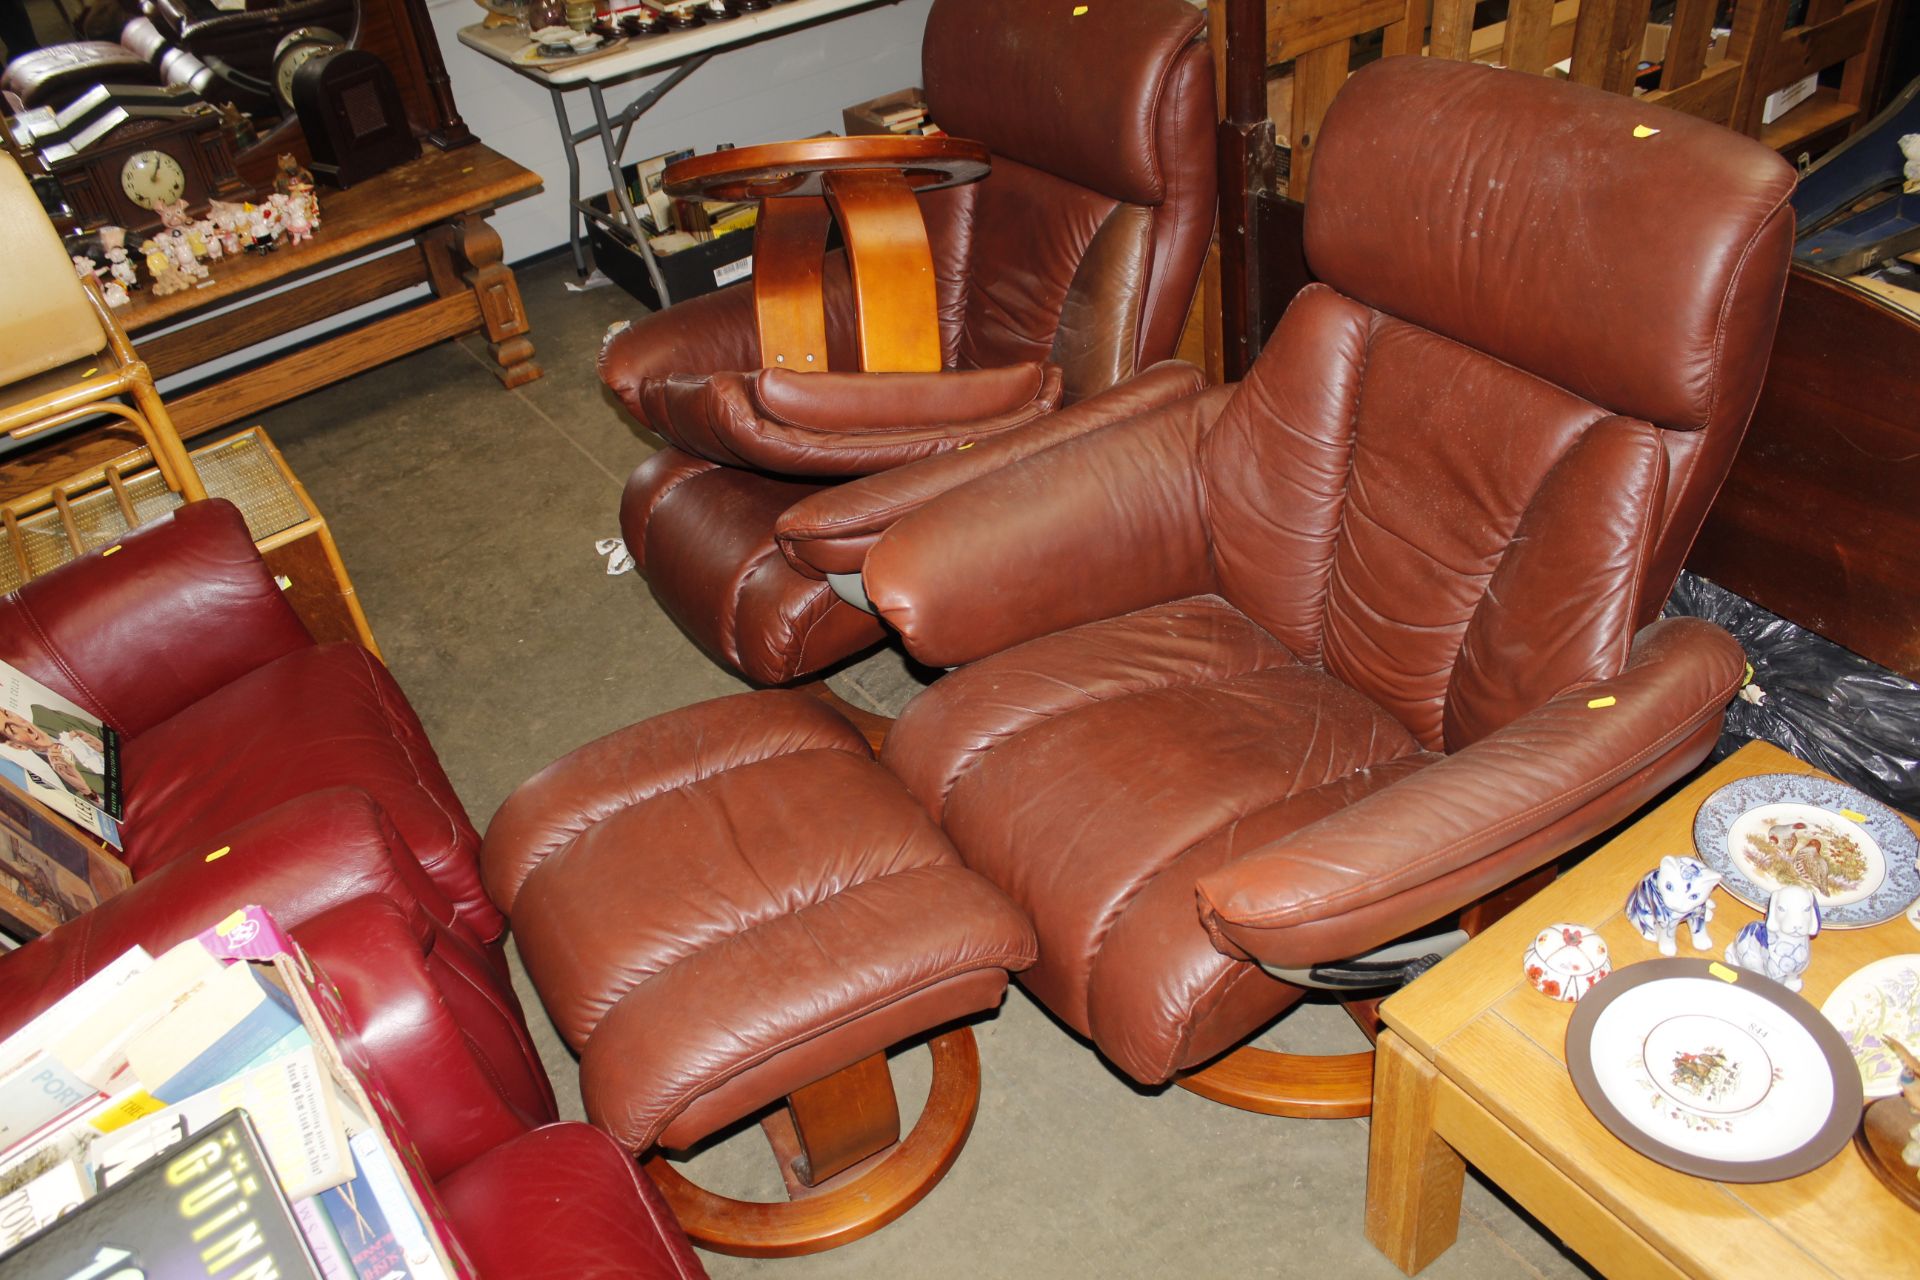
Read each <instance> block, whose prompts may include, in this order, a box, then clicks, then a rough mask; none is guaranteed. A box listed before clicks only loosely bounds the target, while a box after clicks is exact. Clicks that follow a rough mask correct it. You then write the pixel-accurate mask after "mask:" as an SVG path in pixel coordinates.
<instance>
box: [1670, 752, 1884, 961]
mask: <svg viewBox="0 0 1920 1280" xmlns="http://www.w3.org/2000/svg"><path fill="white" fill-rule="evenodd" d="M1693 843H1694V847H1695V848H1696V849H1698V850H1699V853H1700V858H1701V860H1702V861H1704V862H1705V863H1706V864H1707V865H1708V866H1710V867H1712V868H1713V869H1714V870H1715V871H1718V872H1719V873H1720V877H1721V883H1722V884H1724V885H1725V886H1726V888H1727V891H1728V892H1729V893H1731V894H1733V896H1734V897H1736V898H1738V899H1740V900H1741V901H1742V902H1744V903H1746V904H1747V905H1748V906H1750V907H1753V908H1755V909H1756V910H1760V911H1765V910H1766V909H1767V899H1768V898H1769V897H1771V896H1772V895H1773V891H1774V890H1775V889H1778V888H1780V887H1781V886H1782V885H1788V884H1801V885H1805V886H1806V887H1807V888H1809V889H1812V890H1813V894H1814V897H1815V898H1816V899H1818V900H1819V903H1820V926H1821V928H1823V929H1862V928H1865V927H1866V926H1868V925H1873V924H1879V923H1880V922H1881V921H1882V920H1891V919H1893V918H1894V917H1895V916H1897V915H1899V914H1900V913H1901V912H1902V911H1905V910H1906V909H1907V907H1908V906H1910V905H1912V903H1913V902H1914V901H1915V900H1916V899H1920V866H1916V865H1915V859H1916V856H1920V841H1917V840H1915V839H1914V836H1913V832H1912V830H1910V829H1909V828H1908V826H1907V824H1906V823H1905V822H1903V821H1902V820H1901V819H1900V816H1899V815H1898V814H1896V813H1894V811H1893V810H1891V809H1889V808H1887V807H1886V806H1885V805H1883V804H1881V803H1880V802H1879V801H1878V800H1874V799H1872V798H1870V797H1869V796H1867V795H1865V794H1864V793H1862V792H1860V791H1856V790H1855V789H1854V788H1852V787H1849V786H1846V785H1844V784H1843V783H1839V782H1834V781H1832V780H1831V779H1829V778H1815V777H1810V776H1807V775H1805V774H1796V773H1763V774H1758V775H1756V776H1754V777H1751V778H1741V779H1739V780H1738V781H1736V782H1730V783H1728V784H1727V785H1726V786H1724V787H1722V788H1720V789H1719V790H1718V791H1716V792H1714V793H1713V795H1711V796H1709V797H1708V798H1707V802H1706V803H1705V804H1703V805H1701V806H1700V814H1699V816H1698V817H1697V818H1695V819H1694V823H1693Z"/></svg>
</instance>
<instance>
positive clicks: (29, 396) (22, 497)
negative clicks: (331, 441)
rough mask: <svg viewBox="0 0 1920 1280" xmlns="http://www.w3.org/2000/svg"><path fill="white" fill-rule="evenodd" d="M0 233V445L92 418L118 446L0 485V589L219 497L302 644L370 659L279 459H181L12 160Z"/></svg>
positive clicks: (144, 382) (93, 291) (320, 525)
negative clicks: (241, 520) (295, 622)
mask: <svg viewBox="0 0 1920 1280" xmlns="http://www.w3.org/2000/svg"><path fill="white" fill-rule="evenodd" d="M0 225H3V226H6V227H8V228H9V229H10V238H9V240H8V244H7V256H6V259H5V262H4V264H0V438H3V439H4V440H5V441H6V443H7V445H9V446H21V445H24V444H25V443H26V442H29V441H32V442H35V443H40V442H50V441H52V439H53V437H55V436H57V435H59V434H61V433H62V432H64V431H65V430H66V429H67V428H70V427H75V426H78V425H80V424H83V423H89V422H96V421H98V420H101V419H105V420H107V422H108V427H109V430H110V431H111V433H112V434H114V435H123V434H124V435H129V436H130V437H131V438H129V439H128V440H127V448H126V450H125V451H124V452H122V453H120V454H118V455H117V456H113V457H110V458H108V459H107V460H106V461H105V462H96V463H93V464H91V465H86V464H78V465H74V466H73V467H72V468H71V469H70V470H63V469H62V468H61V467H60V466H59V465H58V462H57V461H53V462H49V461H47V460H45V459H43V458H41V457H39V456H38V454H40V453H47V452H52V453H55V454H58V453H59V450H60V447H59V445H58V444H54V443H50V444H48V445H47V447H46V448H44V449H41V450H39V451H37V454H36V457H35V460H34V464H33V465H32V466H31V467H23V468H20V470H22V471H24V472H25V473H26V474H28V475H30V476H31V477H33V478H31V479H28V480H27V481H26V482H25V483H24V484H20V483H11V484H10V483H7V482H6V481H4V480H0V591H12V590H13V589H15V588H16V587H18V586H20V585H21V584H22V583H24V582H26V581H28V580H29V579H31V578H35V577H38V576H39V575H40V574H42V573H45V572H47V571H48V570H50V569H53V568H56V567H58V566H60V565H63V564H65V563H67V562H68V561H70V560H73V559H75V558H77V557H79V556H81V555H83V554H85V553H86V552H88V551H92V550H95V549H96V548H99V547H104V546H107V545H109V544H111V543H114V542H116V541H118V540H119V539H120V537H121V536H123V535H124V534H126V533H127V532H129V531H130V530H132V529H135V528H137V527H138V526H140V525H142V524H145V523H146V522H148V521H149V520H154V519H157V518H158V517H160V516H162V515H164V514H165V513H167V512H169V511H172V510H174V509H175V508H176V507H179V506H181V505H182V504H184V503H188V502H193V501H197V500H199V499H201V498H205V497H208V496H209V495H211V496H214V497H223V498H227V499H230V500H231V501H232V502H233V503H234V504H235V505H236V506H238V507H239V508H240V511H241V514H242V515H243V516H245V517H246V520H247V525H248V527H249V529H250V530H251V531H252V533H253V537H254V541H255V545H256V546H258V547H259V549H260V553H261V555H262V556H263V557H264V558H265V559H266V561H267V564H268V567H269V568H271V569H272V570H273V571H274V573H275V574H276V575H277V576H279V577H280V578H282V579H283V580H284V584H285V589H286V592H287V597H288V601H289V603H291V604H292V605H293V607H294V610H295V611H296V612H298V613H299V614H300V615H301V617H302V619H303V620H304V621H305V622H306V623H307V626H308V629H309V630H311V631H312V632H313V633H314V636H315V638H316V639H319V640H321V641H323V642H325V641H333V640H347V641H357V642H358V643H360V644H362V645H364V646H365V647H366V648H367V649H368V650H369V651H370V652H372V653H373V654H374V655H375V656H376V657H377V656H378V655H379V652H380V649H379V646H378V645H377V644H376V643H375V642H374V638H373V631H372V629H371V627H369V626H368V624H367V619H366V614H365V613H364V612H363V611H362V609H361V608H360V603H359V600H358V599H357V597H356V596H355V595H354V591H353V586H352V583H351V581H350V580H349V579H348V577H347V571H346V566H345V564H344V563H343V562H342V561H341V559H340V552H339V549H338V548H337V547H336V546H335V545H334V541H333V534H332V532H331V531H330V530H329V529H328V527H327V523H326V520H325V518H324V517H322V516H321V514H320V512H319V510H318V509H317V508H316V507H315V506H314V505H313V501H312V499H311V498H309V497H308V496H307V492H306V489H305V488H304V487H303V486H302V485H301V484H300V482H299V480H298V479H296V478H295V477H294V475H293V473H292V471H291V470H290V469H289V468H288V467H287V464H286V462H285V460H284V459H282V458H281V456H280V453H279V450H277V449H276V448H274V446H273V442H272V441H271V440H269V439H268V438H267V435H266V433H265V432H264V431H261V430H260V429H259V428H253V429H251V430H248V431H243V432H240V433H239V434H237V435H235V436H232V437H230V438H228V439H225V440H219V441H216V442H214V443H212V444H208V445H204V446H202V447H200V448H198V449H195V450H194V451H193V452H192V453H189V452H188V451H187V447H186V445H184V444H183V443H182V442H181V440H180V433H179V432H178V431H177V430H176V429H175V428H174V424H173V419H172V417H171V416H169V415H168V413H167V406H166V403H165V401H163V400H162V399H161V398H160V392H159V389H158V388H157V387H156V386H155V385H154V379H153V373H152V371H151V370H150V369H149V368H148V367H147V363H146V361H144V360H142V359H141V358H140V356H139V354H138V353H137V352H136V351H135V350H134V346H133V342H132V340H131V339H130V338H128V337H127V333H126V330H124V329H123V328H121V327H120V322H119V320H118V319H117V318H116V317H115V316H114V314H113V310H112V308H110V307H108V306H107V303H106V299H105V298H104V297H102V296H101V292H100V288H99V286H98V285H97V284H94V283H93V282H91V281H89V282H87V283H86V284H82V283H81V281H80V279H79V277H78V276H77V275H76V274H75V273H74V269H73V261H72V259H71V258H70V257H69V256H68V254H67V250H66V247H65V246H64V245H63V244H62V243H61V240H60V234H59V232H58V231H56V230H55V229H54V226H53V224H52V223H51V222H50V221H49V220H48V218H47V216H46V214H45V212H44V211H43V210H42V208H41V206H40V202H39V199H38V198H37V197H36V196H35V195H34V192H33V188H32V186H31V185H30V184H29V183H28V181H27V179H26V177H25V175H24V174H23V173H22V172H21V170H20V166H19V164H18V163H17V162H16V161H15V160H14V159H13V158H12V157H11V156H5V155H0ZM93 456H98V453H97V451H96V452H95V453H94V455H93ZM6 461H11V458H4V459H0V463H3V462H6ZM48 476H52V477H54V478H53V479H50V480H46V479H43V478H44V477H48ZM9 479H12V477H9Z"/></svg>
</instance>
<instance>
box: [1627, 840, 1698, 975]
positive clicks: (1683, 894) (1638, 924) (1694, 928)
mask: <svg viewBox="0 0 1920 1280" xmlns="http://www.w3.org/2000/svg"><path fill="white" fill-rule="evenodd" d="M1719 883H1720V873H1719V872H1718V871H1712V870H1709V869H1708V867H1707V864H1706V863H1704V862H1702V861H1700V860H1699V859H1698V858H1679V857H1665V858H1662V859H1660V865H1659V866H1658V867H1656V868H1654V869H1653V870H1652V871H1649V872H1648V873H1647V876H1646V879H1644V880H1642V881H1641V882H1640V883H1639V884H1637V885H1635V886H1634V887H1633V892H1632V893H1630V894H1628V895H1627V921H1628V922H1629V923H1630V924H1632V925H1633V927H1634V928H1636V929H1638V930H1639V931H1640V936H1641V937H1643V938H1645V939H1646V940H1647V941H1648V942H1653V943H1657V944H1658V945H1659V947H1660V954H1661V955H1663V956H1670V955H1672V954H1674V952H1675V951H1676V950H1677V949H1678V948H1677V947H1676V946H1675V943H1674V935H1675V934H1676V933H1678V932H1679V930H1680V922H1681V921H1682V920H1684V921H1686V922H1687V928H1688V930H1689V931H1690V934H1691V938H1692V942H1693V949H1694V950H1695V951H1705V950H1706V949H1707V948H1708V947H1711V946H1712V945H1713V939H1711V938H1709V937H1708V936H1707V922H1708V921H1709V920H1712V919H1713V897H1712V894H1713V886H1715V885H1717V884H1719Z"/></svg>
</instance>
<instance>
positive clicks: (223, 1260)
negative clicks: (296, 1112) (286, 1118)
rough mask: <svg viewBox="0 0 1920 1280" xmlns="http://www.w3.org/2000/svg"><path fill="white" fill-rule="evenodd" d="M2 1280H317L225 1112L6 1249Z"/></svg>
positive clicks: (278, 1197)
mask: <svg viewBox="0 0 1920 1280" xmlns="http://www.w3.org/2000/svg"><path fill="white" fill-rule="evenodd" d="M0 1269H4V1271H5V1273H6V1276H7V1280H71V1278H72V1277H75V1276H81V1275H91V1276H110V1275H129V1274H131V1275H143V1276H148V1277H153V1278H155V1280H158V1278H159V1277H170V1278H171V1277H179V1278H181V1280H186V1278H188V1277H192V1278H193V1280H238V1278H239V1277H242V1276H254V1277H258V1276H269V1275H271V1276H278V1277H282V1278H283V1280H291V1278H295V1277H298V1278H301V1280H321V1277H320V1275H319V1272H318V1270H317V1269H316V1268H315V1266H314V1263H313V1258H312V1255H311V1254H310V1253H308V1251H307V1247H306V1244H305V1242H304V1240H303V1238H302V1237H301V1234H300V1229H299V1227H298V1226H297V1224H296V1223H295V1221H294V1217H293V1210H292V1208H291V1206H290V1205H289V1204H288V1203H287V1198H286V1196H285V1195H284V1194H282V1193H281V1191H280V1186H279V1183H278V1182H276V1181H275V1180H274V1176H273V1171H272V1168H271V1166H270V1165H269V1164H268V1163H267V1160H266V1157H265V1156H264V1155H263V1154H262V1153H261V1150H260V1143H259V1140H258V1138H257V1137H256V1136H255V1134H254V1131H253V1126H252V1124H251V1123H250V1122H249V1121H248V1119H247V1116H246V1113H245V1112H241V1111H234V1112H230V1113H229V1114H228V1115H226V1116H224V1117H222V1119H221V1120H220V1121H219V1122H218V1123H217V1124H215V1125H214V1126H213V1127H211V1128H209V1129H206V1130H204V1131H202V1132H201V1133H197V1134H195V1135H193V1136H192V1137H190V1138H188V1139H186V1140H185V1141H184V1142H181V1143H180V1144H178V1145H177V1146H174V1147H171V1148H169V1149H168V1150H167V1151H165V1152H164V1153H162V1154H161V1155H160V1156H158V1157H156V1158H155V1159H153V1160H150V1161H148V1162H147V1163H146V1164H144V1165H142V1166H141V1167H140V1168H139V1169H137V1170H135V1171H134V1172H133V1173H132V1174H130V1175H129V1176H128V1177H127V1178H126V1179H125V1180H124V1181H122V1182H120V1183H117V1184H116V1185H114V1186H112V1187H109V1188H108V1189H107V1190H105V1191H103V1192H101V1193H100V1194H99V1195H97V1196H95V1197H94V1198H93V1199H91V1200H89V1201H87V1202H86V1203H85V1204H83V1205H81V1206H80V1207H79V1208H77V1209H74V1210H73V1211H71V1212H69V1213H67V1214H65V1215H64V1216H62V1217H59V1218H57V1219H56V1220H55V1221H54V1222H53V1223H52V1225H50V1226H48V1227H46V1228H44V1229H43V1230H41V1231H39V1232H38V1233H36V1234H35V1235H33V1236H31V1237H29V1238H28V1239H27V1240H26V1241H25V1242H24V1243H22V1244H21V1245H20V1246H19V1248H17V1249H16V1250H14V1251H13V1252H12V1253H9V1254H7V1255H6V1258H5V1262H4V1265H3V1267H0Z"/></svg>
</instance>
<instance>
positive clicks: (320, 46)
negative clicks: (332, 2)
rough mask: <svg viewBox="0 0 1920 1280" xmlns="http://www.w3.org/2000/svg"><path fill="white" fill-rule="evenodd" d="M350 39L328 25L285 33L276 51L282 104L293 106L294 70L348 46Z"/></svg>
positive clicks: (277, 89) (275, 69)
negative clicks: (322, 55) (319, 56)
mask: <svg viewBox="0 0 1920 1280" xmlns="http://www.w3.org/2000/svg"><path fill="white" fill-rule="evenodd" d="M346 43H347V42H346V40H345V39H343V38H342V37H340V36H338V35H335V34H334V33H333V32H331V31H329V30H327V29H326V28H325V27H301V28H300V29H299V30H297V31H290V32H288V33H287V34H286V36H284V37H283V38H282V39H281V41H280V44H279V47H278V48H276V49H275V50H274V51H273V88H274V92H275V93H277V94H278V95H279V97H280V105H281V106H282V107H286V108H288V109H291V108H292V106H293V73H294V72H296V71H298V70H299V69H300V68H301V67H303V66H305V65H306V64H307V63H308V62H310V61H312V60H313V59H314V58H315V57H317V56H318V55H320V54H323V53H330V52H332V51H333V50H335V49H341V48H345V47H346Z"/></svg>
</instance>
